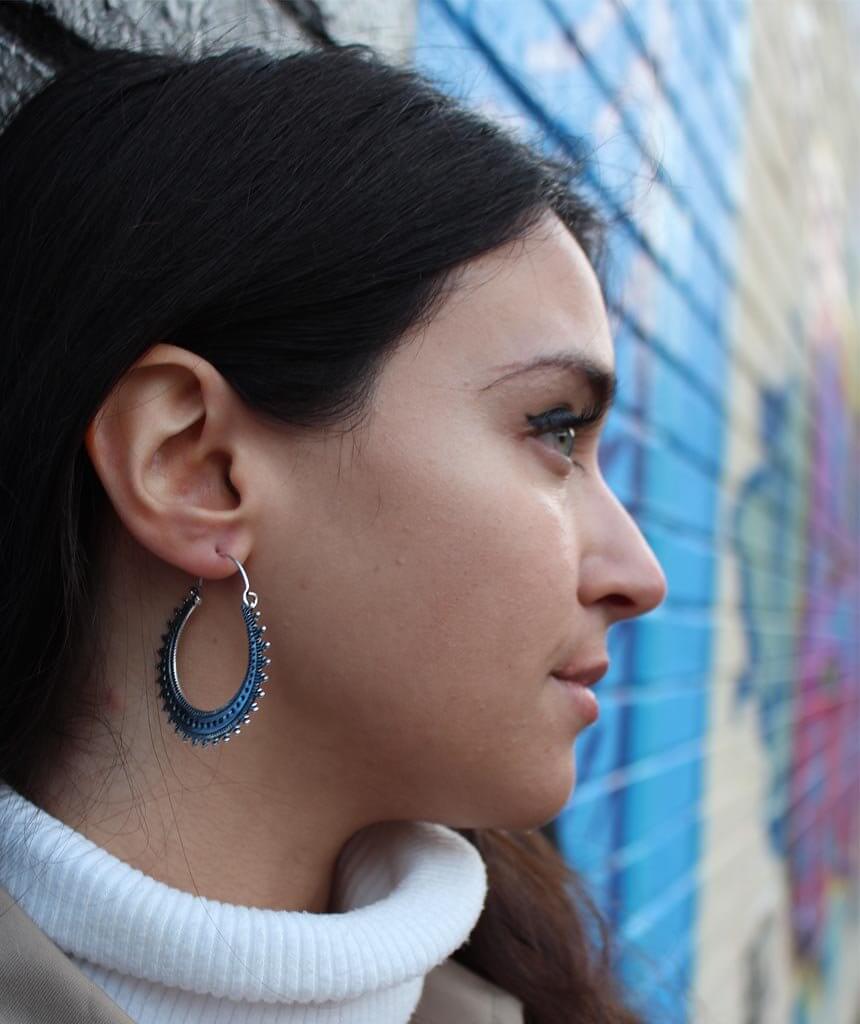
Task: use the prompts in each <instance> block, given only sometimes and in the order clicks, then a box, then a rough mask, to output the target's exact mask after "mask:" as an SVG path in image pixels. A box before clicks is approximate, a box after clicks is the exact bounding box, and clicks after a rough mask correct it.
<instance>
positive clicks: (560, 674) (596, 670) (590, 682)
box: [553, 661, 609, 686]
mask: <svg viewBox="0 0 860 1024" xmlns="http://www.w3.org/2000/svg"><path fill="white" fill-rule="evenodd" d="M608 669H609V662H608V661H600V662H597V663H596V664H594V665H583V666H582V667H580V668H577V667H576V666H565V667H564V668H561V669H558V671H556V672H553V675H554V676H555V677H556V678H557V679H566V680H568V681H569V682H571V683H582V684H583V685H584V686H594V684H595V683H596V682H598V681H599V680H600V679H602V678H603V677H604V676H605V675H606V672H607V671H608Z"/></svg>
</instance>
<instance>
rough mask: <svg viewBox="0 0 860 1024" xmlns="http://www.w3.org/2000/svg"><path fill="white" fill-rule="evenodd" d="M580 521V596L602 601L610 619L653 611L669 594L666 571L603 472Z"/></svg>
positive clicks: (590, 602)
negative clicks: (597, 488) (606, 480)
mask: <svg viewBox="0 0 860 1024" xmlns="http://www.w3.org/2000/svg"><path fill="white" fill-rule="evenodd" d="M598 487H599V493H598V494H597V495H596V496H595V498H594V500H593V501H591V502H590V503H589V504H588V506H587V508H586V507H583V509H582V516H583V519H582V520H581V521H580V527H581V531H580V541H581V545H582V546H581V549H580V550H581V560H580V575H579V599H580V601H581V603H582V604H583V606H586V605H595V604H598V603H600V604H602V605H603V607H604V608H605V609H607V614H608V615H609V623H610V624H611V623H612V622H617V621H619V620H621V619H632V618H635V617H636V616H638V615H644V614H645V613H646V612H650V611H653V610H654V609H655V608H656V607H657V606H658V605H660V604H662V602H663V601H664V600H665V598H666V592H667V589H668V588H667V583H666V576H665V574H664V572H663V569H662V568H661V566H660V563H659V562H658V561H657V556H656V555H655V554H654V551H653V550H652V548H651V546H650V544H649V543H648V542H647V540H646V539H645V537H644V536H643V535H642V531H641V530H640V529H639V527H638V525H637V524H636V522H635V520H634V519H633V517H632V516H631V515H630V513H629V512H628V511H627V509H626V508H625V507H624V505H623V504H622V503H621V501H620V500H619V499H618V497H617V496H616V495H615V494H614V493H613V492H612V491H611V490H610V489H609V487H608V486H607V484H606V482H605V481H604V480H603V478H602V477H600V481H599V484H598Z"/></svg>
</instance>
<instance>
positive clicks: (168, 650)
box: [156, 552, 271, 746]
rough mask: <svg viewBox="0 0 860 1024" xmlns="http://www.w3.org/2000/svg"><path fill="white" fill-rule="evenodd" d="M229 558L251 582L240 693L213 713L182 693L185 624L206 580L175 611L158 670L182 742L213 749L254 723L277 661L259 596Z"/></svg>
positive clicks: (245, 600) (165, 703) (164, 636)
mask: <svg viewBox="0 0 860 1024" xmlns="http://www.w3.org/2000/svg"><path fill="white" fill-rule="evenodd" d="M219 554H220V552H219ZM225 557H227V558H230V559H232V561H233V562H235V563H236V566H237V567H238V569H239V572H240V573H241V574H242V579H243V580H244V582H245V591H244V593H243V594H242V618H243V620H244V622H245V630H246V632H247V634H248V668H247V670H246V672H245V678H244V679H243V680H242V683H241V685H240V686H239V689H238V690H237V691H236V692H235V694H234V695H233V696H232V697H231V698H230V700H228V701H227V703H226V704H223V705H222V706H221V707H220V708H214V709H213V710H211V711H204V710H203V709H201V708H196V707H194V705H193V704H191V703H190V701H189V700H188V699H187V698H186V696H185V694H184V693H183V692H182V687H181V685H180V682H179V673H178V672H177V667H176V652H177V648H178V645H179V637H180V636H181V635H182V630H183V628H184V627H185V623H186V622H187V621H188V619H189V618H190V617H191V615H192V613H193V612H194V610H195V608H196V607H197V606H198V605H199V604H200V602H201V601H202V600H203V598H202V597H201V596H200V591H201V589H202V587H203V577H202V576H198V577H197V583H196V584H195V585H194V586H193V587H191V588H190V590H189V591H188V595H187V596H186V598H185V600H184V601H183V602H182V604H180V605H178V606H177V607H176V608H174V609H173V615H172V616H171V618H170V619H169V620H168V623H167V632H166V633H164V634H162V637H161V639H162V640H163V641H164V646H163V647H160V648H159V650H158V655H159V660H158V664H157V665H156V668H157V669H158V678H159V686H160V689H161V697H162V701H163V703H162V707H163V708H164V710H165V711H166V712H167V715H168V718H169V719H170V722H171V723H172V724H173V726H174V731H175V732H177V733H179V734H180V736H181V737H182V739H186V740H191V743H192V744H197V743H200V744H202V745H204V746H205V745H206V744H207V743H219V742H220V741H221V740H223V741H224V742H225V743H229V742H230V736H231V735H232V734H238V733H240V732H241V731H242V730H241V726H242V725H244V724H245V723H247V722H250V721H251V715H252V714H253V713H254V712H255V711H258V710H259V704H258V700H259V699H260V698H263V697H265V696H266V691H265V690H263V689H261V686H262V684H263V683H264V682H266V681H267V680H268V678H269V677H268V675H267V674H266V673H265V672H264V671H263V669H264V668H266V667H267V666H268V665H269V663H270V661H271V659H270V658H268V657H266V654H265V652H266V651H267V650H268V648H269V647H270V646H271V644H270V643H269V641H268V640H264V639H263V633H265V631H266V627H265V626H261V625H260V624H259V623H258V622H257V620H258V619H259V618H260V613H259V612H258V611H257V612H255V611H253V609H255V608H256V607H257V595H256V594H255V593H254V592H253V591H252V590H251V589H250V583H249V582H248V575H247V573H246V572H245V568H244V566H243V565H242V563H241V562H240V561H239V560H238V559H236V558H233V556H232V555H226V556H225Z"/></svg>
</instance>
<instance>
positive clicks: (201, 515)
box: [84, 344, 252, 578]
mask: <svg viewBox="0 0 860 1024" xmlns="http://www.w3.org/2000/svg"><path fill="white" fill-rule="evenodd" d="M236 404H237V399H236V396H235V395H234V393H233V391H232V389H231V388H230V387H229V385H228V384H227V383H226V381H224V379H223V378H222V377H221V375H220V374H219V373H218V372H217V370H215V369H214V367H212V366H211V364H209V363H207V362H206V361H205V360H203V359H201V357H199V356H196V355H194V354H193V353H191V352H188V351H187V350H185V349H181V348H178V347H177V346H173V345H167V344H158V345H156V346H154V347H153V348H152V349H150V350H149V351H148V352H147V353H146V355H145V356H144V357H143V359H141V360H138V362H136V363H135V364H134V365H133V366H132V367H131V368H130V369H129V370H128V371H127V372H126V373H125V374H124V376H123V378H122V379H121V380H120V381H118V382H117V384H116V385H115V386H114V388H113V389H112V391H111V393H110V394H109V395H108V397H107V399H106V400H105V402H104V403H103V404H102V406H101V408H100V409H99V411H98V413H97V414H96V416H95V417H94V418H93V420H92V422H91V423H90V424H89V426H88V428H87V431H86V435H85V439H84V444H85V447H86V450H87V453H88V455H89V458H90V460H91V462H92V464H93V467H94V469H95V472H96V473H97V474H98V476H99V479H100V480H101V482H102V486H103V487H104V489H105V492H106V493H107V495H108V497H109V499H110V501H111V503H112V505H113V507H114V509H115V511H116V514H117V517H118V518H119V520H120V521H121V522H122V524H123V526H124V527H125V528H126V530H127V531H128V532H129V534H131V535H132V536H133V537H134V538H135V540H137V542H138V543H139V544H141V545H142V546H143V547H145V548H148V549H149V550H150V551H152V553H153V554H156V555H157V556H158V557H159V558H161V559H163V560H164V561H167V562H169V563H171V564H174V565H176V566H177V567H181V568H183V569H184V570H185V571H187V572H188V573H189V574H192V575H202V576H205V577H208V578H221V577H224V576H227V575H229V574H230V572H231V571H233V569H234V567H233V566H232V563H231V562H230V561H229V560H228V559H225V558H222V557H221V556H220V555H218V554H217V552H216V548H220V550H222V551H229V552H231V553H232V554H234V555H235V556H236V557H237V558H240V559H243V558H245V557H247V555H248V554H249V552H250V550H251V548H252V544H251V538H250V536H249V530H250V527H249V524H248V522H247V502H243V496H242V495H241V494H240V493H239V491H238V490H237V488H236V486H235V483H234V481H233V480H231V470H232V469H233V467H234V463H235V460H236V458H237V455H238V453H239V452H240V451H242V450H244V448H245V445H244V444H243V440H244V438H243V424H244V418H243V417H242V416H241V415H237V410H236Z"/></svg>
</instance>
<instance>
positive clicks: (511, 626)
mask: <svg viewBox="0 0 860 1024" xmlns="http://www.w3.org/2000/svg"><path fill="white" fill-rule="evenodd" d="M509 478H510V467H508V485H507V486H506V487H505V486H501V485H500V484H499V483H498V480H499V479H500V477H496V476H493V475H492V474H487V473H486V472H484V473H483V474H479V475H478V477H477V478H476V476H475V475H474V474H473V475H465V476H462V477H460V478H459V480H458V477H457V476H456V475H455V474H454V473H453V472H452V471H451V469H450V467H446V468H445V469H444V472H439V473H435V474H434V473H429V472H427V471H426V469H425V471H422V472H420V473H413V474H408V475H401V476H399V477H394V478H392V476H391V475H389V477H388V478H387V479H386V481H385V486H383V487H372V486H368V485H364V486H356V487H352V486H351V487H349V488H347V489H344V490H342V492H341V501H340V502H339V504H338V505H337V506H332V505H330V506H329V508H328V513H327V515H326V516H325V517H323V516H320V518H319V519H317V521H316V523H315V524H314V525H313V527H312V528H311V536H309V537H308V538H307V541H306V543H305V544H303V545H301V547H300V549H298V550H295V551H294V552H293V553H292V555H291V556H290V564H289V565H288V566H286V567H285V568H284V569H283V572H282V578H283V579H284V580H287V581H291V584H286V585H285V588H284V592H283V596H282V597H281V599H280V601H279V603H281V604H282V606H283V608H284V617H283V624H284V648H285V650H286V651H287V652H288V653H287V662H288V663H287V665H286V669H285V671H286V678H287V682H286V683H285V684H284V685H285V687H287V688H288V689H289V692H290V694H291V697H290V699H291V701H292V702H293V703H294V704H299V705H301V710H300V715H301V717H302V719H303V721H304V722H305V724H306V725H307V727H308V728H309V729H310V730H312V731H313V730H314V729H318V730H320V731H322V730H324V731H325V735H326V742H327V743H330V744H331V749H332V750H336V751H338V753H339V756H344V757H346V756H347V752H348V758H349V761H350V764H351V765H352V767H353V768H355V767H356V766H357V765H362V766H363V768H364V769H365V770H366V771H368V772H372V773H374V774H376V775H378V777H379V778H382V779H387V780H388V781H387V783H386V785H387V786H388V788H389V789H391V788H392V780H397V781H396V784H395V785H394V788H395V789H397V788H399V789H400V791H401V792H402V793H408V794H414V795H415V798H416V799H417V798H418V795H419V794H420V798H421V799H422V801H423V803H422V807H423V809H424V813H426V814H427V815H432V814H433V813H438V816H439V818H440V820H443V819H444V818H447V819H448V820H450V821H451V823H452V824H456V821H455V819H456V817H457V814H458V809H457V807H456V806H455V804H456V801H457V800H461V799H462V800H463V801H464V803H463V807H462V809H461V811H460V813H461V814H462V815H463V816H464V821H463V822H462V824H464V825H466V824H473V823H474V820H473V819H474V808H475V806H480V807H482V808H483V809H484V810H485V811H486V812H487V813H489V814H492V813H495V811H497V812H498V813H499V814H503V813H507V814H510V813H512V812H513V810H514V809H515V804H516V802H517V801H519V800H520V799H521V800H522V801H523V813H526V814H528V813H532V814H533V813H540V812H541V808H542V807H543V806H545V805H546V804H547V803H549V804H552V803H553V802H554V801H555V800H557V799H559V794H561V800H562V802H563V801H564V799H565V798H566V794H567V791H568V790H569V787H570V785H571V756H570V740H571V739H572V734H571V732H570V729H569V727H568V726H567V725H564V724H563V723H561V722H559V721H558V708H557V707H556V705H555V704H554V703H553V700H554V696H555V695H554V694H553V693H552V692H550V690H549V688H548V687H547V685H546V680H545V673H546V671H548V666H549V665H550V664H551V662H552V659H553V658H555V657H557V656H558V654H559V652H560V650H563V649H565V645H566V642H569V640H570V638H571V637H572V635H573V632H574V630H573V624H572V622H571V616H572V614H573V608H574V606H575V589H576V580H575V574H574V564H575V563H574V558H575V551H574V548H575V545H574V542H573V536H572V533H573V531H572V526H571V523H570V522H569V521H566V519H565V517H564V516H563V515H561V514H560V513H559V512H558V510H557V509H556V508H555V506H554V505H553V504H552V503H550V502H548V501H546V500H545V499H544V498H542V496H541V495H540V494H538V493H537V492H536V491H535V490H534V489H531V490H529V489H527V488H523V487H513V486H511V485H510V483H509ZM434 794H437V795H438V797H437V796H434ZM437 798H438V800H439V801H440V803H439V805H438V807H437V808H435V810H434V807H433V801H434V800H435V799H437ZM512 800H513V801H514V803H512ZM452 802H453V803H452ZM496 805H498V806H496ZM504 807H506V808H507V811H506V812H503V808H504ZM492 808H495V811H493V810H492ZM488 809H489V810H488ZM529 809H530V810H529ZM470 816H471V819H472V820H470V821H468V822H467V821H465V818H466V817H470Z"/></svg>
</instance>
